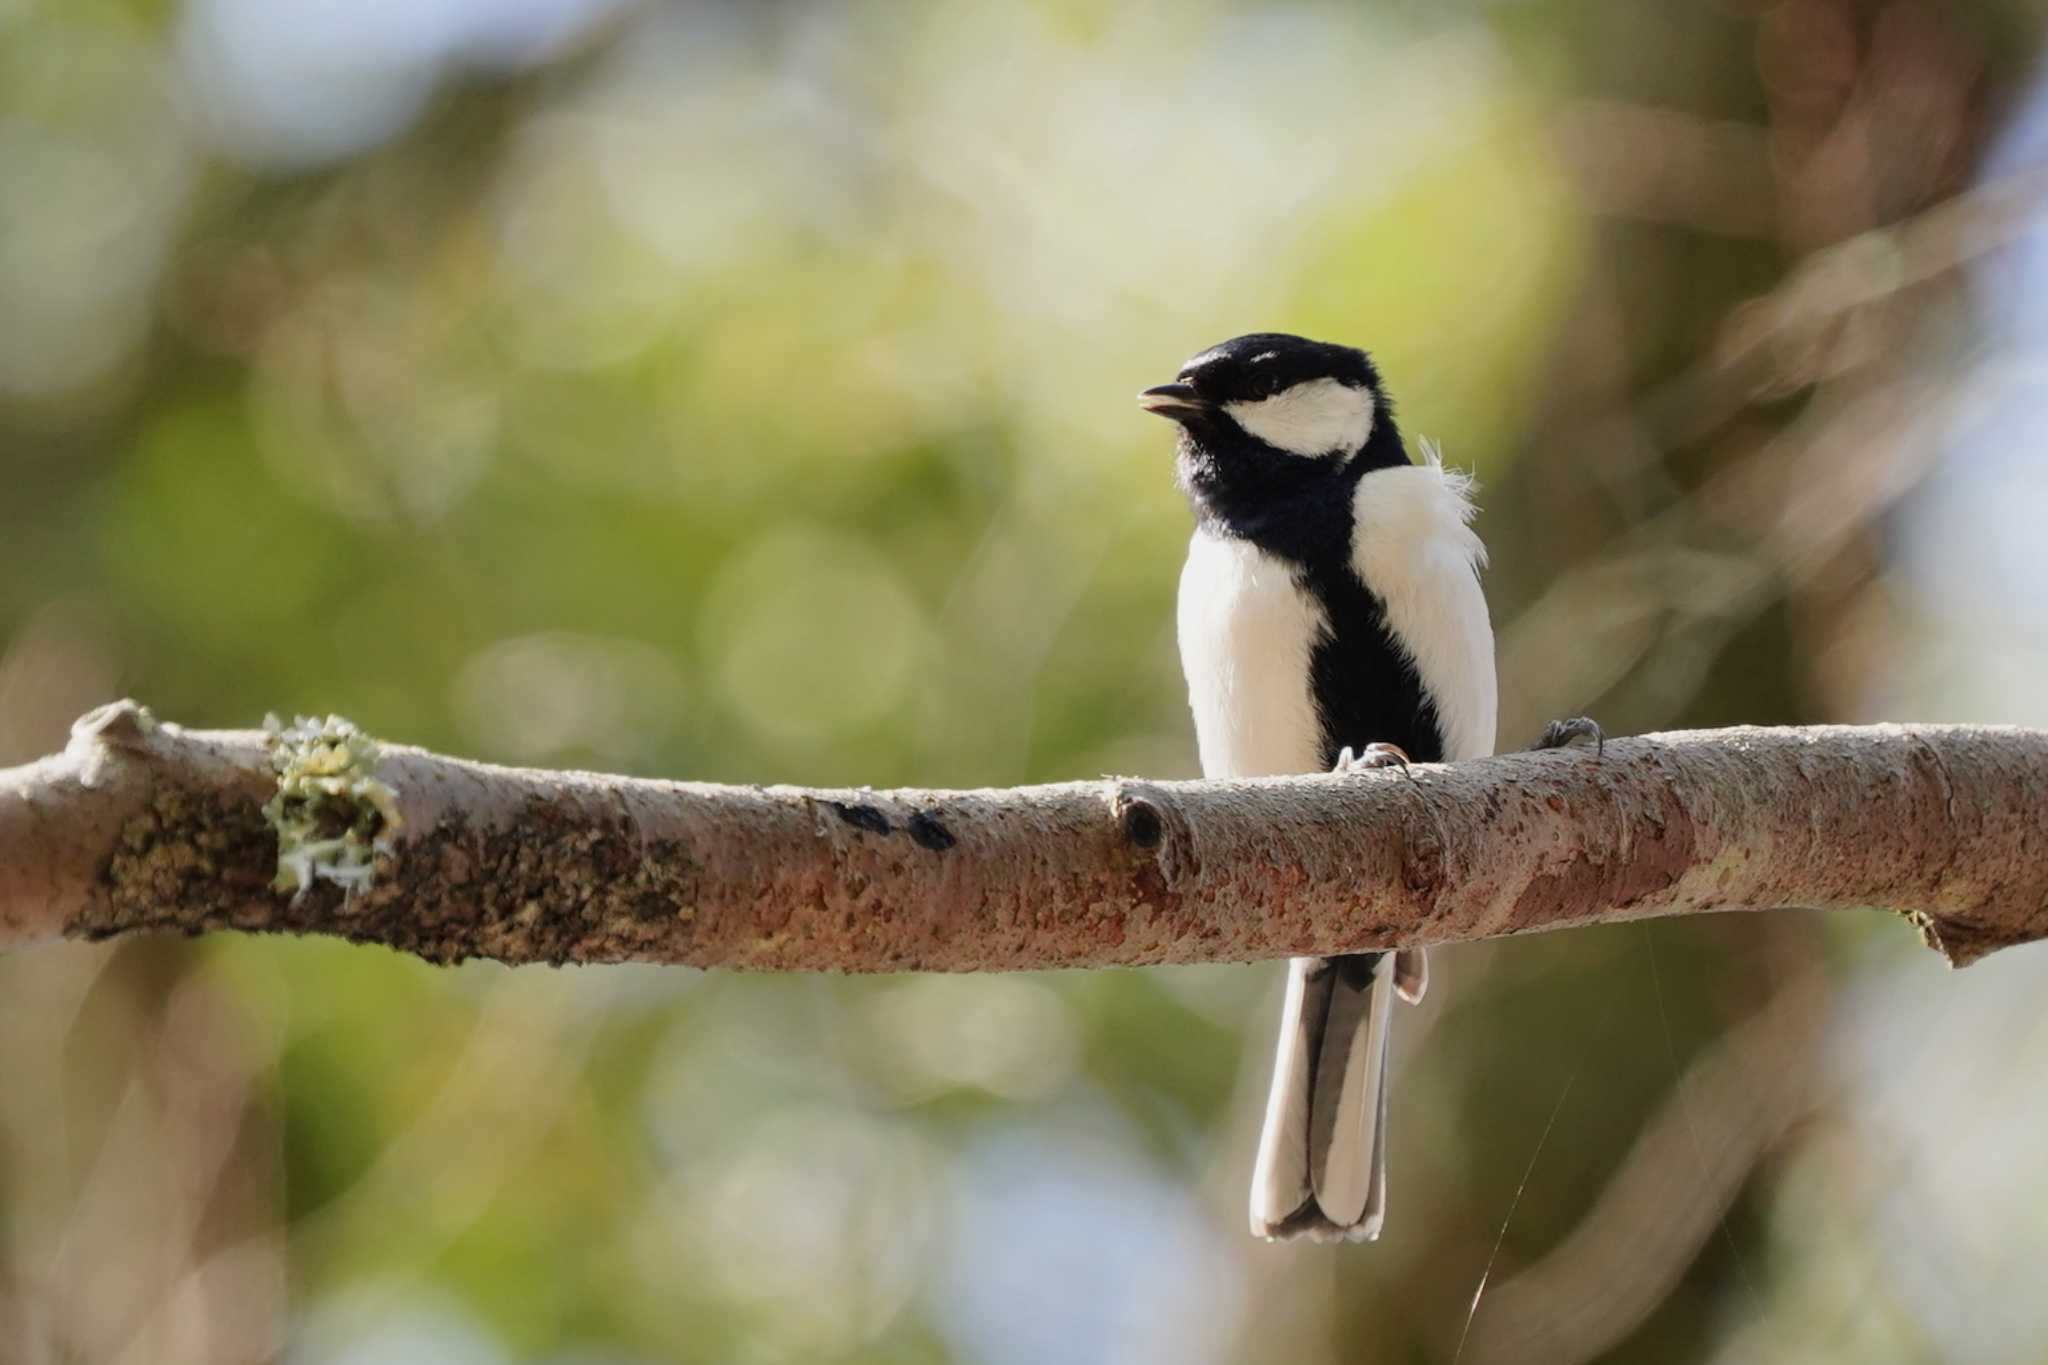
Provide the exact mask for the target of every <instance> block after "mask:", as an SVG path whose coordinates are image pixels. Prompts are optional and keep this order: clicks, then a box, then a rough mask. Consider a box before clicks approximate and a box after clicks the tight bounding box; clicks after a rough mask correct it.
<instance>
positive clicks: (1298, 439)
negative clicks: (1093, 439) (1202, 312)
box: [1138, 332, 1408, 520]
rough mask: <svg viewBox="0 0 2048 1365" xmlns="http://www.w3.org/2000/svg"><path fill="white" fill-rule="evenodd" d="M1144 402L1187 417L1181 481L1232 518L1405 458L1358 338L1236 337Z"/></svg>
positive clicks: (1202, 505)
mask: <svg viewBox="0 0 2048 1365" xmlns="http://www.w3.org/2000/svg"><path fill="white" fill-rule="evenodd" d="M1138 403H1139V406H1141V407H1143V408H1144V409H1145V410H1146V411H1147V412H1156V413H1158V414H1159V415H1160V416H1161V417H1165V418H1169V419H1171V420H1172V421H1174V422H1177V423H1178V424H1179V425H1180V428H1181V439H1180V474H1181V482H1182V484H1183V486H1184V487H1185V488H1186V489H1187V491H1188V495H1189V496H1190V497H1191V498H1193V499H1194V500H1195V503H1196V505H1197V508H1198V509H1199V510H1201V511H1203V512H1205V513H1209V514H1214V515H1219V516H1222V517H1223V518H1224V519H1225V520H1236V519H1238V516H1239V514H1245V513H1256V512H1258V511H1260V510H1261V509H1262V508H1263V507H1264V506H1266V505H1269V504H1272V503H1275V502H1293V501H1298V500H1300V499H1302V498H1304V497H1306V498H1319V497H1323V496H1327V495H1328V494H1329V493H1330V491H1331V486H1332V485H1343V486H1345V487H1348V486H1349V485H1350V484H1352V483H1355V482H1356V480H1357V478H1358V476H1359V475H1361V474H1363V473H1364V472H1366V471H1367V470H1370V469H1379V468H1384V467H1386V466H1388V465H1399V464H1406V463H1408V453H1407V450H1406V448H1405V447H1404V446H1403V445H1402V443H1401V434H1400V431H1399V430H1398V429H1397V428H1396V427H1395V425H1394V415H1393V412H1392V410H1391V408H1390V407H1389V405H1388V402H1387V398H1386V394H1385V391H1384V390H1382V389H1381V387H1380V376H1379V371H1378V370H1377V369H1375V368H1374V366H1373V363H1372V359H1371V357H1369V356H1367V355H1366V353H1365V352H1364V351H1361V350H1358V349H1357V348H1355V347H1351V346H1337V345H1333V344H1331V343H1329V342H1326V341H1310V340H1308V339H1307V338H1306V337H1298V336H1289V335H1287V334H1286V333H1283V332H1253V333H1251V334H1250V335H1249V336H1241V337H1233V338H1231V339H1230V340H1229V341H1226V342H1223V343H1221V344H1220V345H1216V346H1211V347H1210V348H1209V349H1208V350H1206V351H1203V352H1202V353H1201V354H1200V355H1198V356H1196V357H1195V358H1194V359H1192V360H1190V361H1188V363H1187V364H1185V365H1183V366H1181V369H1180V374H1179V375H1178V376H1176V377H1175V379H1174V382H1173V383H1171V384H1161V385H1160V386H1159V387H1157V388H1153V389H1147V390H1145V392H1144V393H1142V394H1140V395H1139V396H1138Z"/></svg>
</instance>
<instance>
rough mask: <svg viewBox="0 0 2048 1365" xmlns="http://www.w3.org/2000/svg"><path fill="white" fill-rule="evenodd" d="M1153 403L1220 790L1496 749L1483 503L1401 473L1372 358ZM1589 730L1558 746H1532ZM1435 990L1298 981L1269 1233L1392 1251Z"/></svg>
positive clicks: (1182, 615) (1575, 727)
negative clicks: (1167, 433) (1393, 1188)
mask: <svg viewBox="0 0 2048 1365" xmlns="http://www.w3.org/2000/svg"><path fill="white" fill-rule="evenodd" d="M1138 402H1139V405H1140V406H1141V407H1142V408H1144V409H1145V410H1146V411H1148V412H1151V413H1155V414H1157V415H1158V416H1161V417H1164V418H1167V419H1168V420H1170V421H1172V422H1173V423H1175V424H1176V425H1177V427H1178V428H1179V436H1178V441H1177V444H1176V467H1177V474H1178V482H1179V485H1180V488H1181V491H1182V492H1183V493H1184V494H1185V495H1186V497H1187V500H1188V503H1189V505H1190V507H1191V509H1192V511H1193V513H1194V523H1195V525H1194V535H1193V538H1192V539H1191V541H1190V542H1189V547H1188V557H1187V562H1186V564H1185V566H1184V567H1183V569H1182V571H1181V577H1180V593H1179V604H1178V612H1177V626H1178V634H1179V643H1180V655H1181V665H1182V671H1183V672H1184V673H1185V674H1186V678H1187V686H1188V701H1189V706H1190V709H1191V710H1192V711H1193V713H1194V722H1195V737H1196V742H1197V745H1198V748H1199V750H1200V755H1201V766H1202V773H1203V775H1204V776H1205V777H1215V778H1247V777H1271V776H1280V775H1285V774H1300V773H1312V772H1327V771H1330V770H1333V769H1335V770H1339V771H1356V770H1359V769H1364V768H1373V767H1384V766H1390V765H1402V766H1405V765H1406V764H1407V763H1410V762H1413V763H1435V762H1457V761H1460V760H1464V759H1472V758H1480V757H1483V756H1485V755H1488V754H1491V753H1492V752H1493V751H1494V740H1495V733H1494V732H1495V726H1496V721H1497V714H1498V697H1497V683H1496V679H1495V673H1494V647H1493V627H1492V624H1491V621H1490V620H1489V618H1488V615H1487V607H1486V598H1485V594H1484V592H1483V590H1482V588H1481V585H1480V578H1479V575H1480V571H1481V570H1482V569H1483V568H1484V567H1485V565H1486V548H1485V546H1484V545H1483V544H1482V543H1481V542H1480V539H1479V537H1478V536H1477V534H1475V533H1474V531H1473V530H1472V521H1473V518H1474V516H1475V515H1476V509H1475V506H1474V504H1473V501H1472V492H1473V483H1472V480H1471V479H1470V478H1469V477H1468V476H1466V475H1464V474H1461V473H1459V472H1456V471H1454V470H1451V469H1448V468H1446V467H1445V466H1444V464H1443V461H1442V459H1441V457H1440V455H1439V454H1438V453H1437V451H1436V450H1435V448H1434V447H1432V446H1429V445H1428V444H1426V443H1424V444H1423V445H1422V446H1421V455H1422V458H1421V459H1420V460H1415V459H1411V458H1410V456H1409V452H1408V448H1407V445H1406V443H1405V442H1404V441H1403V439H1402V436H1401V431H1400V428H1399V426H1398V425H1397V423H1396V422H1395V419H1394V410H1393V405H1392V403H1391V402H1390V401H1389V398H1388V395H1387V390H1386V388H1385V386H1384V385H1383V383H1382V382H1381V378H1380V373H1379V369H1378V367H1377V366H1376V365H1375V363H1374V362H1373V360H1372V358H1371V357H1370V356H1369V355H1368V354H1367V353H1366V352H1365V351H1363V350H1360V349H1358V348H1356V347H1352V346H1344V345H1338V344H1334V343H1330V342H1322V341H1312V340H1309V339H1307V338H1305V337H1300V336H1293V335H1289V334H1287V333H1280V332H1255V333H1250V334H1248V335H1245V336H1239V337H1233V338H1231V339H1230V340H1228V341H1224V342H1221V343H1219V344H1217V345H1215V346H1211V347H1209V348H1208V349H1207V350H1205V351H1202V352H1201V353H1199V354H1198V355H1196V356H1195V357H1194V358H1193V359H1191V360H1189V361H1188V362H1187V363H1186V364H1185V365H1183V366H1182V367H1181V369H1180V372H1179V373H1178V374H1177V375H1176V376H1175V377H1174V380H1173V382H1172V383H1170V384H1161V385H1158V386H1157V387H1155V388H1149V389H1146V390H1145V391H1144V392H1143V393H1142V394H1140V395H1139V397H1138ZM1589 724H1590V722H1583V723H1582V722H1580V721H1572V722H1560V723H1558V724H1555V725H1553V726H1552V727H1551V728H1550V729H1549V730H1547V731H1546V732H1545V741H1539V747H1556V746H1557V745H1559V744H1563V743H1567V742H1569V741H1570V740H1571V739H1573V738H1576V737H1578V736H1580V735H1582V734H1584V733H1586V731H1585V729H1584V726H1585V725H1589ZM1428 979H1429V978H1428V965H1427V960H1426V958H1425V957H1424V955H1423V953H1422V951H1421V950H1419V949H1403V950H1400V951H1395V952H1371V953H1351V954H1345V955H1342V956H1338V957H1298V958H1294V959H1292V960H1291V961H1290V962H1289V963H1288V969H1287V993H1286V999H1285V1004H1284V1006H1283V1012H1282V1016H1281V1021H1280V1034H1279V1041H1278V1046H1277V1048H1276V1051H1275V1058H1274V1066H1273V1080H1272V1086H1271V1090H1270V1092H1269V1095H1268V1098H1267V1102H1266V1112H1265V1121H1264V1123H1263V1125H1262V1129H1261V1132H1260V1138H1259V1154H1258V1158H1257V1162H1256V1164H1255V1166H1254V1168H1253V1176H1252V1190H1251V1229H1252V1232H1253V1233H1254V1234H1255V1235H1257V1236H1260V1237H1264V1238H1267V1239H1269V1240H1282V1239H1291V1238H1297V1237H1306V1238H1309V1239H1312V1240H1316V1241H1370V1240H1373V1239H1375V1238H1377V1237H1378V1236H1379V1233H1380V1229H1381V1225H1382V1222H1383V1220H1384V1217H1385V1212H1386V1146H1387V1089H1388V1085H1387V1081H1388V1073H1387V1037H1388V1032H1389V1028H1390V1025H1391V1022H1392V1015H1393V1003H1394V1001H1395V999H1396V997H1400V998H1402V999H1406V1000H1408V1001H1410V1002H1411V1003H1412V1002H1415V1001H1419V1000H1420V999H1421V998H1422V994H1423V992H1424V990H1425V989H1426V988H1427V986H1428Z"/></svg>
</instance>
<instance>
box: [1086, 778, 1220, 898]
mask: <svg viewBox="0 0 2048 1365" xmlns="http://www.w3.org/2000/svg"><path fill="white" fill-rule="evenodd" d="M1109 811H1110V814H1111V816H1113V817H1114V818H1115V820H1116V822H1117V825H1118V827H1119V828H1120V829H1122V830H1123V834H1124V838H1125V839H1126V840H1128V841H1129V842H1130V844H1131V846H1132V847H1133V848H1138V849H1143V850H1144V851H1145V852H1147V853H1149V854H1151V855H1152V862H1153V865H1154V866H1155V867H1157V868H1158V870H1159V876H1160V879H1161V881H1162V882H1163V883H1164V886H1163V889H1164V890H1166V891H1169V892H1172V891H1177V890H1178V889H1179V886H1180V884H1181V883H1182V882H1183V881H1184V880H1185V879H1187V878H1190V877H1194V876H1197V875H1199V874H1200V872H1201V870H1202V865H1201V861H1200V859H1198V858H1197V857H1196V856H1195V835H1194V830H1193V828H1192V827H1191V826H1190V825H1189V823H1188V817H1187V814H1186V813H1185V812H1184V811H1182V810H1181V807H1180V802H1179V801H1178V800H1176V799H1175V798H1174V796H1173V795H1172V794H1171V793H1170V792H1168V791H1166V790H1165V789H1164V788H1162V787H1159V786H1156V785H1154V784H1153V783H1150V782H1133V781H1119V782H1116V783H1114V784H1113V785H1112V786H1111V788H1110V792H1109Z"/></svg>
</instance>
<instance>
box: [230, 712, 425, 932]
mask: <svg viewBox="0 0 2048 1365" xmlns="http://www.w3.org/2000/svg"><path fill="white" fill-rule="evenodd" d="M263 731H264V733H265V734H266V735H268V736H269V738H270V766H271V767H272V768H273V769H275V770H276V772H277V794H276V795H275V796H273V797H271V798H270V800H269V801H267V802H265V803H264V806H263V818H264V819H265V820H266V821H268V822H269V824H270V827H271V828H272V829H273V830H275V831H276V832H277V877H276V879H275V880H274V881H273V882H272V883H271V885H272V886H273V887H274V888H275V889H277V890H279V891H289V892H291V893H292V894H293V895H294V896H295V897H296V896H303V895H304V894H305V893H306V891H307V890H308V889H309V888H310V887H312V886H313V885H315V884H316V883H319V882H323V881H325V882H332V883H333V884H334V885H336V886H338V887H340V888H341V889H342V891H343V893H344V894H347V895H356V894H359V893H361V892H363V891H366V890H368V889H369V886H370V883H371V882H372V880H374V879H375V877H376V872H377V855H378V854H380V853H382V854H388V853H390V852H391V851H392V848H393V845H392V838H393V836H394V835H396V834H397V832H398V830H399V829H400V828H401V827H402V826H403V825H404V823H405V822H404V819H403V818H402V817H401V816H400V815H399V813H398V792H397V791H396V790H395V789H394V788H393V787H392V786H391V784H390V783H388V782H385V781H383V780H382V779H381V778H379V777H378V776H377V766H378V764H379V763H380V762H381V761H382V756H383V755H382V750H381V748H380V747H379V745H378V743H377V741H376V740H374V739H372V738H371V737H370V736H369V735H367V734H365V733H363V732H362V731H361V730H359V729H358V728H356V726H355V724H354V723H353V722H351V721H348V720H345V719H343V718H342V717H340V716H328V717H327V718H326V719H324V720H323V719H320V718H318V717H314V716H300V717H299V718H298V719H297V720H295V721H293V722H292V723H291V724H290V725H286V724H285V723H284V722H283V721H281V720H279V719H278V718H277V717H276V716H275V715H270V716H265V717H264V719H263Z"/></svg>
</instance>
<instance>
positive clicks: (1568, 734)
mask: <svg viewBox="0 0 2048 1365" xmlns="http://www.w3.org/2000/svg"><path fill="white" fill-rule="evenodd" d="M1582 739H1590V740H1592V741H1593V752H1594V753H1595V754H1597V755H1598V756H1600V757H1602V758H1605V757H1606V756H1607V732H1606V731H1605V730H1602V729H1601V728H1600V722H1599V721H1597V720H1594V719H1593V718H1592V717H1591V716H1573V717H1571V718H1570V719H1569V720H1554V721H1552V722H1550V724H1548V725H1546V726H1544V727H1543V733H1542V735H1540V736H1539V737H1538V738H1537V740H1536V742H1535V743H1534V744H1531V745H1530V746H1529V747H1530V748H1531V749H1532V750H1534V749H1568V748H1570V747H1571V746H1572V744H1573V742H1574V741H1577V740H1582Z"/></svg>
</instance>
